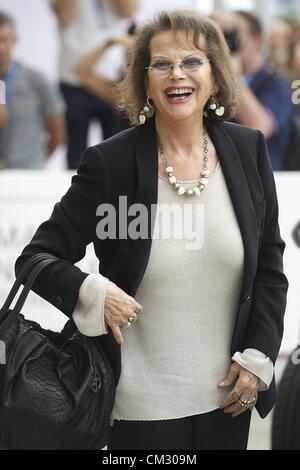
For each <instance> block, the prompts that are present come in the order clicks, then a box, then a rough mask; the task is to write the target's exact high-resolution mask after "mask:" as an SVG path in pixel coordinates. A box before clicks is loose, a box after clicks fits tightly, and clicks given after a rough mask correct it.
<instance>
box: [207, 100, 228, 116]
mask: <svg viewBox="0 0 300 470" xmlns="http://www.w3.org/2000/svg"><path fill="white" fill-rule="evenodd" d="M208 108H209V109H210V110H211V111H214V112H215V114H216V115H217V116H219V117H222V116H223V115H224V113H225V108H224V106H220V105H219V102H218V100H217V98H216V97H215V96H211V97H210V103H209V105H208Z"/></svg>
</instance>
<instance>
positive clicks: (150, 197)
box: [129, 118, 258, 295]
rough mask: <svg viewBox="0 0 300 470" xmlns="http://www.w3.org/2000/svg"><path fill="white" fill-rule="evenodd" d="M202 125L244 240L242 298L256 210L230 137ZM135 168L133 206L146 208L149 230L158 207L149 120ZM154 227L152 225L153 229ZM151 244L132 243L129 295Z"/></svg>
mask: <svg viewBox="0 0 300 470" xmlns="http://www.w3.org/2000/svg"><path fill="white" fill-rule="evenodd" d="M205 124H206V127H207V131H208V133H209V135H210V138H211V140H212V142H213V143H214V145H215V148H216V151H217V154H218V157H219V159H220V164H221V167H222V170H223V173H224V177H225V181H226V183H227V187H228V190H229V194H230V197H231V200H232V204H233V208H234V211H235V214H236V217H237V221H238V224H239V227H240V230H241V235H242V238H243V243H244V255H245V259H244V263H245V268H244V280H243V290H244V292H243V293H242V295H244V294H246V291H247V288H248V285H249V282H250V281H251V274H252V273H253V270H254V269H255V257H256V256H255V255H256V250H257V242H258V234H257V224H256V216H255V210H254V207H253V204H252V199H251V195H250V191H249V187H248V183H247V178H246V176H245V173H244V170H243V167H242V164H241V161H240V157H239V155H238V153H237V150H236V147H235V145H234V144H233V142H232V140H231V138H230V136H229V134H228V133H227V132H226V130H225V129H224V126H223V125H222V124H220V125H219V124H215V123H213V122H212V121H210V120H209V119H205ZM136 167H137V189H136V195H135V202H136V203H142V204H144V205H146V206H147V208H148V214H149V218H148V222H149V225H148V226H149V227H150V217H151V210H150V209H151V204H157V190H158V159H157V144H156V129H155V119H154V118H152V119H150V120H148V121H147V122H146V124H144V125H143V126H139V127H137V128H136ZM152 222H153V221H152ZM153 226H154V224H153V225H152V229H153ZM151 241H152V240H151V237H148V239H138V240H131V253H130V255H131V256H130V259H129V282H130V286H131V295H135V292H136V290H137V288H138V286H139V283H140V282H141V280H142V277H143V275H144V272H145V270H146V267H147V264H148V259H149V255H150V250H151Z"/></svg>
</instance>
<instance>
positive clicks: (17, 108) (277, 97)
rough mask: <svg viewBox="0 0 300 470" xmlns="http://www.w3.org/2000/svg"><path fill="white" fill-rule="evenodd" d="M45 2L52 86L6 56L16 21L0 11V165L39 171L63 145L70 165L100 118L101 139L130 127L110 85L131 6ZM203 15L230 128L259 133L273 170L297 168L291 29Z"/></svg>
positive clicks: (122, 58)
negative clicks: (229, 85) (227, 70)
mask: <svg viewBox="0 0 300 470" xmlns="http://www.w3.org/2000/svg"><path fill="white" fill-rule="evenodd" d="M49 5H50V7H51V11H52V13H53V15H54V16H55V18H56V21H57V34H58V37H59V45H60V54H59V73H58V76H59V83H53V82H52V81H51V80H49V78H48V77H46V76H45V75H44V74H43V73H42V72H40V71H38V70H35V69H32V68H31V67H29V66H27V65H26V64H24V63H21V62H19V61H16V60H15V58H14V47H15V45H16V41H17V25H16V24H15V20H14V18H12V17H11V16H9V15H8V14H6V12H3V11H2V12H0V80H1V82H0V85H1V89H0V165H1V168H13V169H41V168H44V167H45V162H46V161H47V159H48V158H49V157H51V155H52V154H53V152H54V151H55V149H57V147H58V146H60V145H61V144H66V148H67V158H66V161H67V166H68V168H69V169H76V168H77V167H78V165H79V162H80V158H81V155H82V152H83V151H84V149H85V148H86V147H87V145H88V135H89V129H90V126H91V123H92V122H94V121H98V122H99V124H100V126H101V129H102V136H103V138H104V139H106V138H108V137H110V136H112V135H114V134H115V133H117V132H120V131H121V130H123V129H126V128H127V127H129V123H128V122H127V121H126V120H125V119H124V118H123V117H122V115H121V114H120V112H119V110H118V109H117V107H116V97H115V92H114V86H115V84H116V83H117V82H118V81H119V80H120V79H121V77H122V74H123V72H124V70H125V67H126V63H127V60H128V57H129V55H128V52H129V51H130V47H131V46H132V44H133V42H134V38H135V32H136V30H137V28H138V26H139V24H138V20H137V18H138V17H139V15H138V14H139V13H140V8H142V7H141V5H140V2H139V0H49ZM211 16H212V18H213V19H214V20H215V21H216V22H217V23H218V24H219V26H220V27H221V29H222V30H223V32H224V34H225V37H226V40H227V42H228V46H229V48H230V51H231V57H232V67H233V70H234V73H235V75H236V81H237V87H238V89H239V105H238V109H237V113H236V116H235V119H234V120H235V122H238V123H241V124H243V125H247V126H250V127H255V128H257V129H259V130H261V131H262V132H263V133H264V135H265V137H266V139H267V145H268V150H269V154H270V158H271V161H272V165H273V169H274V170H275V171H282V170H300V105H299V102H300V23H297V22H294V23H292V22H291V21H286V20H284V19H278V20H276V21H274V22H273V23H272V25H271V26H270V27H269V28H268V31H267V32H266V31H264V28H263V26H262V24H261V21H260V19H259V17H257V16H256V14H255V13H253V12H248V11H234V12H223V11H215V12H214V13H212V15H211ZM4 98H5V99H4ZM124 106H126V103H124Z"/></svg>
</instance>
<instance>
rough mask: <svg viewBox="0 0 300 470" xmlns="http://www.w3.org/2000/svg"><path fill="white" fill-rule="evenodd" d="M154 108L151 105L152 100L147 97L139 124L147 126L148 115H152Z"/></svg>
mask: <svg viewBox="0 0 300 470" xmlns="http://www.w3.org/2000/svg"><path fill="white" fill-rule="evenodd" d="M153 108H154V106H153V104H152V103H150V98H149V96H147V100H146V103H145V105H144V107H143V109H142V111H141V112H140V114H139V123H140V124H145V122H146V119H147V117H148V115H149V114H150V113H151V110H152V109H153Z"/></svg>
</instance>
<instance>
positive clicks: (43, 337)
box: [0, 253, 115, 450]
mask: <svg viewBox="0 0 300 470" xmlns="http://www.w3.org/2000/svg"><path fill="white" fill-rule="evenodd" d="M55 261H57V258H55V257H54V256H52V255H49V254H46V253H41V254H39V255H35V256H33V257H32V258H31V259H30V260H29V261H28V262H27V263H26V264H25V266H24V267H23V269H22V270H21V271H20V273H19V275H18V276H17V279H16V281H15V283H14V285H13V287H12V289H11V291H10V293H9V295H8V297H7V299H6V301H5V303H4V305H3V307H2V309H1V310H0V340H1V346H2V352H3V349H4V348H3V345H4V346H5V361H1V362H5V363H4V364H1V365H0V448H2V449H36V450H39V449H45V450H46V449H101V448H103V447H104V446H105V445H106V444H107V443H108V441H109V437H110V429H111V428H110V415H111V411H112V407H113V404H114V399H115V380H114V375H113V370H112V368H111V366H110V364H109V362H108V360H107V357H106V356H105V354H104V352H103V350H102V348H101V345H100V344H99V341H98V340H97V338H90V337H87V336H84V335H82V334H80V333H79V332H78V330H77V329H76V326H75V324H74V322H73V321H72V320H69V321H68V322H67V324H66V326H65V327H64V329H63V331H62V332H61V333H55V332H52V331H50V330H44V329H42V328H41V326H40V325H38V324H37V323H35V322H31V321H29V320H26V319H25V318H24V316H23V315H21V314H20V311H21V309H22V307H23V304H24V302H25V300H26V297H27V295H28V293H29V291H30V289H31V287H32V285H33V283H34V281H35V280H36V278H37V276H38V275H39V273H40V272H41V270H42V269H44V268H45V267H46V266H49V264H50V263H53V262H55ZM25 279H26V282H25V283H24V282H23V283H24V288H23V290H22V291H21V294H20V296H19V298H18V300H17V302H16V304H15V307H14V308H13V309H12V310H11V309H10V308H9V307H10V306H11V303H12V301H13V299H14V298H15V296H16V294H17V292H18V290H19V288H20V286H21V285H22V281H24V280H25ZM2 355H3V354H2ZM2 359H3V358H2Z"/></svg>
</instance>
